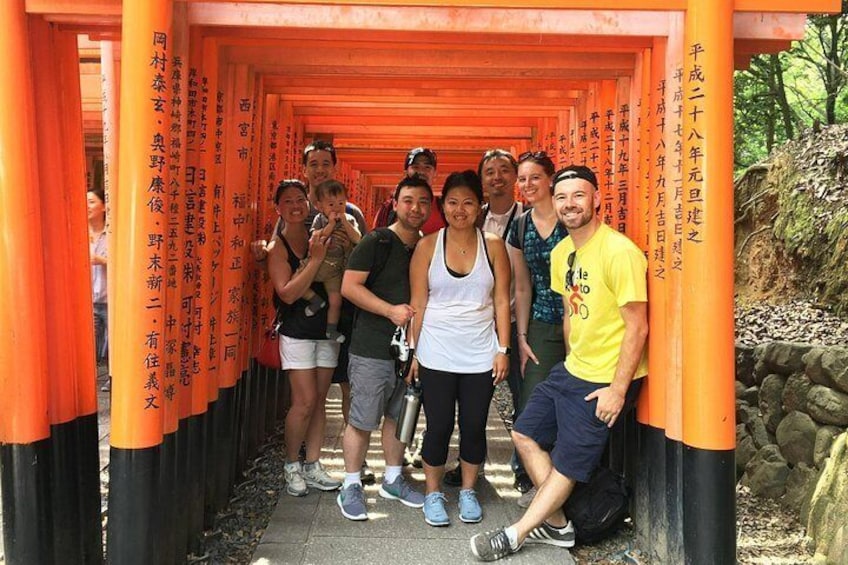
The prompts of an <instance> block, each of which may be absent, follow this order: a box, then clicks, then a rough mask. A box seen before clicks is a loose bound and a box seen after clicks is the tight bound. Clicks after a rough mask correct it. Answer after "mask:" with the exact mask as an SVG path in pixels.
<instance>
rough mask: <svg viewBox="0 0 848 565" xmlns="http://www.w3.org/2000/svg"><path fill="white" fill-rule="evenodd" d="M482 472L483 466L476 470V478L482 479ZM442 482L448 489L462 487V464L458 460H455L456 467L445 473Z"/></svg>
mask: <svg viewBox="0 0 848 565" xmlns="http://www.w3.org/2000/svg"><path fill="white" fill-rule="evenodd" d="M484 470H485V469H484V465H480V468H479V469H478V470H477V476H478V477H482V476H483V472H484ZM442 482H443V483H445V485H446V486H449V487H461V486H462V464H461V463H460V462H459V459H457V460H456V467H454V468H453V469H451V470H450V471H447V472H446V473H445V476H444V478H442Z"/></svg>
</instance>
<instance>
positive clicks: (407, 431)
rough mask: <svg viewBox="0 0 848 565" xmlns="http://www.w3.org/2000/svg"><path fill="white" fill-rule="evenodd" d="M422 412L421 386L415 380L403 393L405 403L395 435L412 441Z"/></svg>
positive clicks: (400, 439)
mask: <svg viewBox="0 0 848 565" xmlns="http://www.w3.org/2000/svg"><path fill="white" fill-rule="evenodd" d="M420 413H421V388H420V387H419V386H418V385H417V384H416V383H415V382H413V383H412V384H411V385H407V387H406V393H405V394H404V395H403V405H402V406H401V409H400V416H399V417H398V422H397V428H396V429H395V437H396V438H397V439H398V441H401V442H403V443H407V444H408V443H410V442H411V441H412V437H413V436H414V435H415V428H416V426H418V415H419V414H420Z"/></svg>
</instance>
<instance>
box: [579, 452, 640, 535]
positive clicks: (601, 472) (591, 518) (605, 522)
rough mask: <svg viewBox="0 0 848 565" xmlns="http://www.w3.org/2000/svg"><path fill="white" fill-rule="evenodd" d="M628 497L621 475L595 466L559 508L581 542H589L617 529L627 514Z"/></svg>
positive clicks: (628, 513)
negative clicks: (586, 480) (571, 524)
mask: <svg viewBox="0 0 848 565" xmlns="http://www.w3.org/2000/svg"><path fill="white" fill-rule="evenodd" d="M629 502H630V497H629V495H628V492H627V487H626V486H625V485H624V478H623V477H621V476H620V475H618V474H616V473H615V472H613V471H612V470H610V469H609V468H607V467H599V468H598V469H597V470H595V472H594V473H593V474H592V477H591V478H590V479H589V482H588V483H577V485H576V486H575V487H574V491H573V492H572V493H571V496H569V497H568V500H566V501H565V506H564V507H563V510H564V511H565V515H566V516H567V517H568V519H569V520H571V522H572V523H573V524H574V533H575V535H576V536H577V541H578V542H579V543H581V544H592V543H595V542H598V541H601V540H602V539H604V538H606V537H608V536H610V535H611V534H613V533H614V532H615V531H616V530H618V529H619V528H620V527H621V526H622V524H624V520H625V519H626V518H627V517H628V516H629V515H630V511H629Z"/></svg>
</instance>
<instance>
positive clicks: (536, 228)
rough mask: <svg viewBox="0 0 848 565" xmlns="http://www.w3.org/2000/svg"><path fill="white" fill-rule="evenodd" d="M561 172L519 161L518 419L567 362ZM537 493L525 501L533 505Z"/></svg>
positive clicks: (546, 161) (513, 253) (544, 159)
mask: <svg viewBox="0 0 848 565" xmlns="http://www.w3.org/2000/svg"><path fill="white" fill-rule="evenodd" d="M555 172H556V167H555V166H554V163H553V161H552V160H551V158H550V157H548V155H547V154H546V153H545V152H544V151H537V152H527V153H523V154H521V155H520V156H519V157H518V188H519V189H520V190H521V192H522V194H523V195H524V198H525V199H526V200H527V203H528V205H529V206H532V209H531V210H528V211H526V212H524V214H522V217H520V218H519V220H518V221H517V222H516V226H515V227H516V229H513V230H512V232H511V233H510V237H509V240H508V242H507V243H508V246H507V249H508V250H509V257H510V259H511V260H512V268H513V273H514V277H515V325H516V331H517V333H518V354H519V356H520V360H521V374H522V381H521V387H520V392H519V395H518V410H517V413H516V416H515V417H516V418H518V414H520V413H521V411H522V410H523V409H524V406H525V405H526V404H527V400H528V399H529V398H530V394H531V393H532V392H533V389H534V388H535V387H536V385H537V384H539V383H540V382H542V381H543V380H545V378H547V376H548V373H549V372H550V370H551V367H553V366H554V365H556V364H557V363H561V362H562V361H563V359H565V345H564V342H563V335H562V318H563V315H564V310H563V304H562V300H561V298H560V296H559V295H558V294H555V293H554V292H553V291H552V290H551V250H553V248H554V247H556V245H557V244H558V243H559V242H560V241H562V240H563V239H565V237H566V236H567V235H568V231H567V230H566V229H565V228H564V227H563V226H562V225H561V224H560V223H559V221H558V220H557V215H556V210H555V209H554V205H553V176H554V173H555ZM534 494H535V491H534V490H531V491H530V493H528V494H527V495H525V496H522V498H521V499H519V504H521V505H522V506H523V505H524V504H525V503H529V501H530V500H532V497H533V495H534Z"/></svg>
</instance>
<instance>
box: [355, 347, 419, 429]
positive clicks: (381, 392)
mask: <svg viewBox="0 0 848 565" xmlns="http://www.w3.org/2000/svg"><path fill="white" fill-rule="evenodd" d="M347 373H348V377H349V378H350V415H349V416H348V423H350V425H352V426H353V427H355V428H357V429H359V430H363V431H366V432H373V431H374V430H377V429H379V428H380V421H381V420H382V419H383V416H386V417H388V418H391V419H392V420H395V421H397V419H398V417H399V416H400V408H401V405H402V403H403V395H404V392H406V383H405V382H404V381H403V379H399V378H397V375H396V374H395V362H394V360H389V361H387V360H384V359H372V358H370V357H360V356H359V355H353V354H351V355H350V362H349V363H348V370H347Z"/></svg>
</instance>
